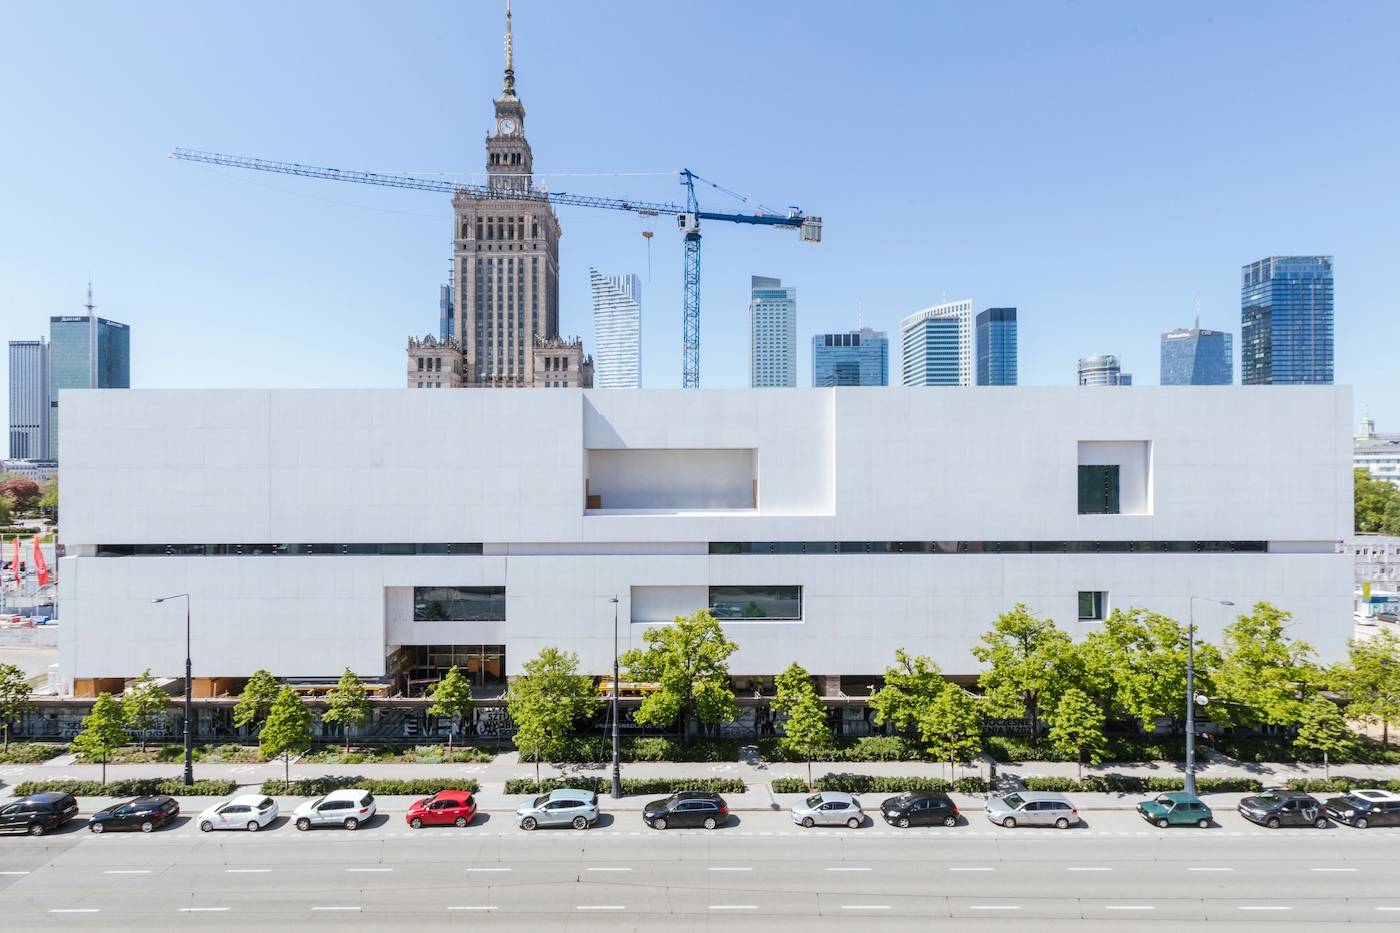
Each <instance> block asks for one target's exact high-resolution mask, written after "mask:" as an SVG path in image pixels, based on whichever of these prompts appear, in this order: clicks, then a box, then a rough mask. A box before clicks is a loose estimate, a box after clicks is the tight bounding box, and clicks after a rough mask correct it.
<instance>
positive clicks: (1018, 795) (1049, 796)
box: [983, 790, 1079, 829]
mask: <svg viewBox="0 0 1400 933" xmlns="http://www.w3.org/2000/svg"><path fill="white" fill-rule="evenodd" d="M983 809H984V810H985V811H986V813H987V819H989V820H991V821H992V822H993V823H996V824H997V825H999V826H1005V827H1006V828H1007V829H1013V828H1015V827H1017V826H1053V827H1055V828H1056V829H1069V828H1070V827H1071V826H1073V825H1074V824H1075V823H1078V822H1079V811H1078V810H1076V809H1074V804H1072V803H1070V802H1069V798H1068V797H1066V796H1065V795H1064V794H1054V793H1049V792H1047V791H1033V790H1018V791H1015V792H1013V793H1010V794H1006V795H1005V796H1003V797H990V798H988V799H987V804H986V806H985V807H984V808H983Z"/></svg>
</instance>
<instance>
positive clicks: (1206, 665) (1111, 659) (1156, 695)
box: [1077, 609, 1220, 732]
mask: <svg viewBox="0 0 1400 933" xmlns="http://www.w3.org/2000/svg"><path fill="white" fill-rule="evenodd" d="M1187 641H1188V633H1187V627H1186V626H1185V625H1183V624H1182V623H1180V622H1177V621H1176V620H1175V619H1171V618H1168V617H1167V616H1164V615H1161V614H1159V613H1156V612H1149V611H1148V610H1146V609H1127V610H1120V609H1115V610H1114V611H1113V612H1112V613H1110V614H1109V617H1108V618H1107V619H1106V620H1104V624H1103V626H1102V628H1099V629H1097V630H1095V631H1094V632H1092V633H1090V634H1089V636H1088V637H1086V638H1085V639H1084V641H1083V642H1081V643H1080V645H1079V647H1078V649H1077V650H1078V652H1079V657H1080V662H1081V665H1082V668H1083V672H1082V673H1083V678H1082V680H1081V681H1080V682H1079V683H1078V684H1077V686H1078V687H1080V688H1081V689H1082V690H1083V691H1084V692H1085V693H1088V694H1089V695H1090V696H1092V697H1094V698H1096V699H1097V700H1098V702H1099V705H1100V707H1101V708H1104V709H1112V710H1115V711H1117V712H1119V713H1122V714H1124V715H1126V716H1131V717H1132V718H1133V719H1136V720H1138V721H1139V722H1140V723H1141V724H1142V728H1143V729H1145V730H1147V731H1148V732H1152V731H1154V730H1155V729H1156V727H1157V720H1158V719H1161V718H1167V719H1176V720H1179V719H1182V718H1183V717H1184V716H1185V706H1186V656H1187ZM1219 667H1220V650H1219V649H1218V648H1216V647H1215V646H1214V645H1211V644H1209V643H1207V642H1203V641H1200V640H1199V639H1198V640H1197V641H1196V648H1195V674H1196V692H1198V693H1205V694H1207V695H1210V694H1211V693H1213V687H1212V680H1211V677H1212V674H1213V672H1214V671H1215V670H1216V669H1217V668H1219Z"/></svg>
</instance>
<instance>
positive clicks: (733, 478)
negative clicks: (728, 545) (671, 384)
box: [583, 448, 758, 515]
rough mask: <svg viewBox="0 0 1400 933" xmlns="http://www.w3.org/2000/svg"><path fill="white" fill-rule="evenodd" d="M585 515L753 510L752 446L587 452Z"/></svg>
mask: <svg viewBox="0 0 1400 933" xmlns="http://www.w3.org/2000/svg"><path fill="white" fill-rule="evenodd" d="M585 471H586V472H585V477H584V489H583V495H584V510H585V512H586V513H588V514H594V513H608V514H628V513H634V514H648V515H653V514H675V513H681V512H734V511H752V510H754V509H757V508H758V451H757V450H755V449H753V448H703V449H702V448H689V449H654V448H652V449H625V450H589V451H587V456H586V458H585Z"/></svg>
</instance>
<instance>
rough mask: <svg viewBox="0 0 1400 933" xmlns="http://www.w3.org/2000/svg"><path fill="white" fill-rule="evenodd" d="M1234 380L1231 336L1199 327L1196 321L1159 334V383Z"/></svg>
mask: <svg viewBox="0 0 1400 933" xmlns="http://www.w3.org/2000/svg"><path fill="white" fill-rule="evenodd" d="M1234 381H1235V353H1234V337H1233V336H1232V335H1230V334H1227V333H1225V332H1224V331H1219V330H1202V329H1201V327H1200V324H1199V322H1198V323H1197V325H1196V326H1195V327H1181V328H1177V329H1176V330H1169V331H1167V332H1166V333H1165V334H1163V335H1162V378H1161V383H1162V385H1164V386H1227V385H1231V384H1232V383H1233V382H1234Z"/></svg>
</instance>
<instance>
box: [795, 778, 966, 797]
mask: <svg viewBox="0 0 1400 933" xmlns="http://www.w3.org/2000/svg"><path fill="white" fill-rule="evenodd" d="M772 788H773V793H775V794H803V793H806V792H807V782H806V781H805V780H803V779H802V778H794V777H785V778H774V779H773V781H772ZM812 789H813V790H838V791H845V792H846V793H848V794H902V793H904V792H905V791H935V792H937V791H942V792H947V791H957V792H958V793H960V794H983V793H986V791H987V782H986V781H984V780H982V779H981V778H979V777H964V778H958V779H957V780H956V781H945V780H944V779H942V778H924V777H876V776H873V775H869V774H826V775H823V776H822V777H819V778H817V780H816V781H814V782H813V787H812Z"/></svg>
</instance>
